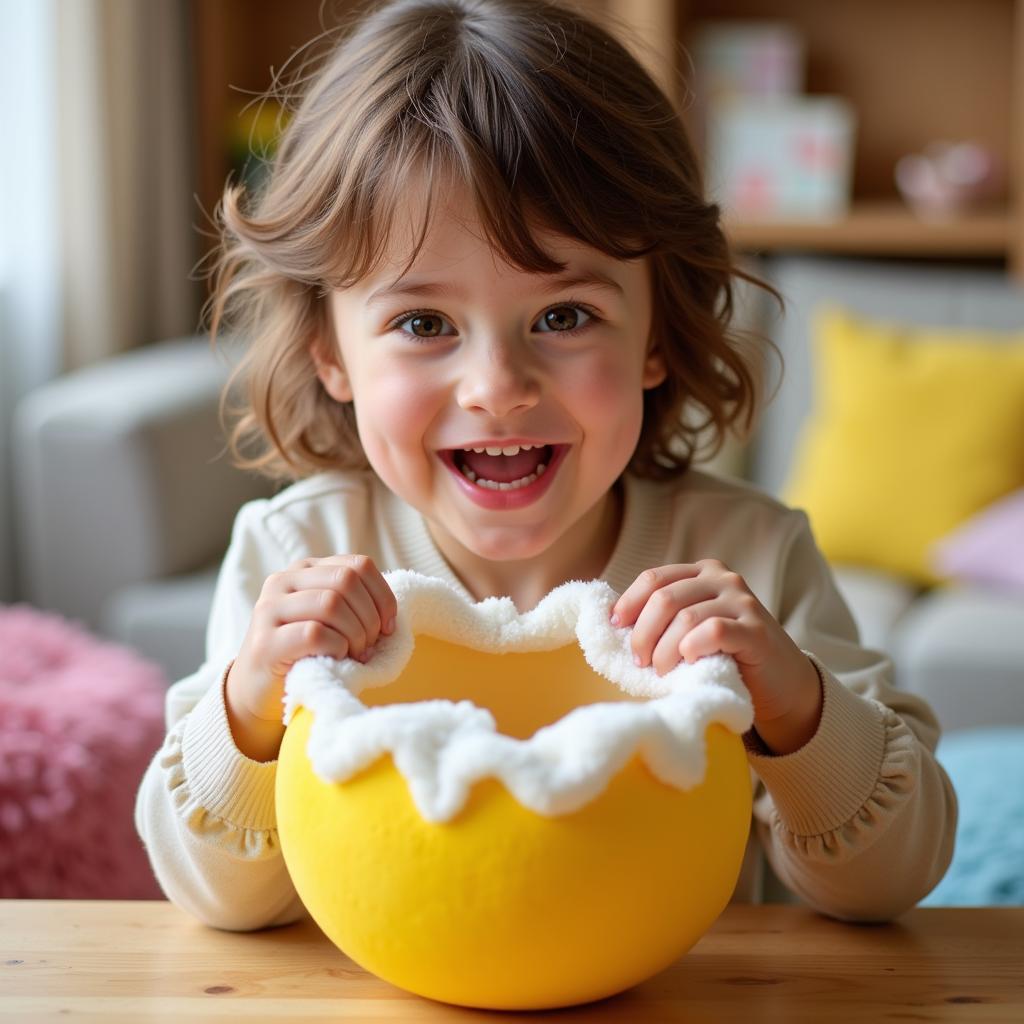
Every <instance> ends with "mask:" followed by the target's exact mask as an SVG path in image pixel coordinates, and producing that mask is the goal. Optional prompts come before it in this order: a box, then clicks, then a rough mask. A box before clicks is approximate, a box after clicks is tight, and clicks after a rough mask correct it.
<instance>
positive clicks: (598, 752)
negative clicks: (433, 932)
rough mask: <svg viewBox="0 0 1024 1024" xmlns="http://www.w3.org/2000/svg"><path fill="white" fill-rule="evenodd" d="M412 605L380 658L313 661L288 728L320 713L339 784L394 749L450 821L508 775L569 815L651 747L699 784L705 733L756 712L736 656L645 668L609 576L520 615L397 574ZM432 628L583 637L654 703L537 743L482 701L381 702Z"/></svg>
mask: <svg viewBox="0 0 1024 1024" xmlns="http://www.w3.org/2000/svg"><path fill="white" fill-rule="evenodd" d="M385 579H386V580H387V582H388V585H389V586H390V587H391V589H392V591H393V592H394V594H395V597H396V598H397V599H398V609H399V611H398V617H397V620H396V625H395V631H394V633H393V634H392V635H391V636H388V637H384V636H382V637H381V639H380V640H379V641H378V643H377V650H376V653H375V654H374V656H373V658H372V659H371V660H370V662H368V663H367V664H365V665H364V664H361V663H359V662H357V661H353V660H352V659H350V658H346V659H344V660H343V661H336V660H335V659H333V658H327V657H312V658H304V659H303V660H301V661H299V662H297V663H296V664H295V665H294V666H293V667H292V670H291V672H290V673H289V674H288V678H287V680H286V681H285V695H284V706H285V711H284V719H283V720H284V722H285V723H288V722H290V721H291V719H292V716H293V714H294V713H295V710H296V708H297V707H298V706H299V705H302V706H304V707H306V708H308V709H309V710H311V711H312V712H313V714H314V716H315V718H314V722H313V728H312V729H311V731H310V737H309V744H308V747H307V754H308V756H309V759H310V762H311V763H312V766H313V770H314V771H315V772H316V774H317V775H318V776H320V778H322V779H324V780H325V781H327V782H344V781H345V780H346V779H348V778H350V777H351V776H353V775H355V774H356V773H357V772H359V771H361V770H362V769H363V768H366V767H368V766H369V765H370V764H372V763H373V762H374V761H375V760H377V758H379V757H380V756H382V755H383V754H384V753H390V754H391V755H392V757H393V759H394V763H395V766H396V767H397V769H398V771H399V772H400V773H401V774H402V776H403V777H404V778H405V780H406V782H407V783H408V785H409V789H410V792H411V794H412V797H413V800H414V801H415V803H416V806H417V808H418V809H419V811H420V813H421V814H422V815H423V817H424V818H425V819H427V820H428V821H433V822H442V821H448V820H450V819H451V818H452V817H453V816H455V815H456V814H458V812H459V811H460V810H461V809H462V807H463V805H464V804H465V801H466V798H467V796H468V795H469V791H470V789H471V787H472V786H473V784H474V783H475V782H476V781H477V780H479V779H482V778H485V777H494V778H497V779H500V780H501V781H502V782H503V783H504V785H505V787H506V788H507V789H508V790H509V792H511V793H512V794H513V795H514V796H515V798H516V799H517V800H518V801H519V802H520V803H521V804H522V805H523V806H524V807H528V808H530V809H531V810H532V811H534V812H536V813H537V814H542V815H545V816H555V815H562V814H569V813H571V812H573V811H576V810H578V809H579V808H580V807H582V806H584V805H585V804H586V803H588V802H589V801H590V800H593V799H594V798H595V797H597V796H598V795H600V793H602V792H603V791H604V789H605V788H606V787H607V785H608V782H609V780H610V779H611V778H612V776H613V775H614V774H615V773H616V772H618V771H619V769H620V768H621V767H622V766H623V765H625V764H626V763H627V762H628V761H629V759H630V758H631V757H632V756H633V754H634V753H639V754H640V755H641V757H642V758H643V760H644V762H645V763H646V765H647V767H648V768H650V770H651V772H652V773H653V774H654V775H655V776H656V777H657V778H658V779H660V780H661V781H662V782H664V783H666V784H667V785H669V786H675V787H678V788H679V789H690V788H692V787H694V786H696V785H698V784H699V783H700V782H701V781H702V780H703V778H704V771H705V760H706V759H705V749H704V732H705V730H706V729H707V727H708V725H710V724H711V723H712V722H717V723H719V724H721V725H723V726H725V727H726V728H727V729H730V730H732V731H733V732H735V733H737V734H741V733H743V732H746V730H748V729H749V728H750V726H751V725H752V724H753V717H754V712H753V706H752V704H751V702H750V696H749V694H748V693H747V689H746V687H745V686H744V685H743V680H742V678H741V676H740V673H739V669H738V668H737V665H736V662H735V661H734V659H733V658H732V657H730V656H729V655H725V654H716V655H713V656H712V657H708V658H701V659H700V660H699V661H697V662H695V663H694V664H692V665H688V664H686V663H685V662H680V664H679V665H677V666H676V668H674V669H673V670H672V671H670V672H668V673H666V674H665V675H664V676H660V677H659V676H658V674H657V673H656V672H655V670H654V669H653V668H651V667H647V668H639V667H637V666H636V665H635V664H634V663H633V655H632V651H631V650H630V646H629V640H630V634H631V630H630V629H629V628H621V627H615V626H612V625H611V623H610V622H609V621H608V620H609V616H610V614H611V607H612V605H613V604H614V603H615V601H616V599H617V598H618V596H619V595H618V594H617V593H616V592H615V591H614V590H613V589H612V588H611V587H610V586H609V585H608V584H607V583H605V582H604V581H603V580H593V581H589V582H584V581H577V580H571V581H569V582H568V583H563V584H562V585H561V586H559V587H556V588H555V589H554V590H552V591H551V592H550V593H549V594H547V595H546V596H545V597H544V599H543V600H542V601H541V602H540V604H538V605H537V606H536V607H535V608H533V609H531V610H530V611H528V612H527V613H526V614H524V615H520V614H519V612H518V610H517V609H516V607H515V604H514V603H513V601H512V599H511V598H509V597H489V598H487V599H486V600H484V601H480V602H478V603H475V604H474V603H472V602H470V601H467V600H466V599H465V598H464V597H463V596H462V595H461V594H460V593H459V592H458V591H457V590H456V589H455V588H454V587H453V586H451V585H450V584H449V583H448V582H447V581H445V580H442V579H438V578H435V577H432V576H424V575H422V574H420V573H416V572H410V571H407V570H404V569H403V570H396V571H394V572H389V573H386V574H385ZM417 633H422V634H426V635H430V636H434V637H437V638H438V639H441V640H447V641H449V642H454V643H458V644H461V645H463V646H465V647H471V648H475V649H477V650H481V651H492V652H506V651H546V650H553V649H556V648H559V647H564V646H565V645H566V644H568V643H572V642H574V641H578V643H579V645H580V648H581V649H582V651H583V655H584V657H585V658H586V660H587V663H588V664H589V665H590V667H591V668H593V669H594V671H595V672H597V673H598V674H599V675H601V676H603V677H604V678H605V679H608V680H609V681H610V682H612V683H614V684H615V685H616V686H618V687H619V688H620V689H621V690H623V691H624V692H625V693H628V694H631V695H633V696H639V697H648V698H650V700H648V701H646V702H644V703H637V702H630V701H610V702H605V703H597V704H587V705H583V706H580V707H577V708H574V709H573V710H572V711H570V712H569V713H568V714H566V715H565V716H564V717H563V718H560V719H559V720H558V721H556V722H553V723H552V724H551V725H548V726H545V727H543V728H541V729H539V730H537V732H535V733H534V735H532V736H530V737H529V738H528V739H525V740H521V739H515V738H513V737H510V736H505V735H503V734H502V733H499V732H498V731H497V728H496V724H495V720H494V716H493V715H492V714H491V712H490V711H488V710H486V709H485V708H480V707H477V706H476V705H475V704H473V703H472V702H471V701H468V700H462V701H459V702H457V703H455V702H453V701H450V700H428V701H420V702H417V703H403V704H392V705H383V706H376V707H367V706H366V705H365V704H363V703H362V702H361V701H360V700H359V694H360V693H361V692H362V690H363V689H364V688H366V687H376V686H386V685H387V684H388V683H390V682H392V681H393V680H395V679H397V678H398V677H399V676H400V675H401V674H402V672H403V670H404V669H405V666H406V665H407V664H408V662H409V659H410V658H411V657H412V653H413V647H414V645H415V639H414V637H415V635H416V634H417Z"/></svg>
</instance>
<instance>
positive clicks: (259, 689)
mask: <svg viewBox="0 0 1024 1024" xmlns="http://www.w3.org/2000/svg"><path fill="white" fill-rule="evenodd" d="M397 614H398V602H397V600H396V599H395V595H394V593H393V592H392V590H391V588H390V587H389V586H388V585H387V583H386V582H385V580H384V577H383V576H382V575H381V573H380V571H379V570H378V569H377V566H376V565H374V563H373V559H372V558H370V557H368V556H367V555H334V556H332V557H330V558H304V559H302V560H301V561H298V562H294V563H293V564H292V565H290V566H288V568H287V569H284V570H283V571H281V572H275V573H271V575H270V576H268V577H267V578H266V580H265V581H264V583H263V588H262V590H261V591H260V596H259V599H258V600H257V602H256V605H255V607H254V608H253V612H252V618H251V619H250V621H249V629H248V632H247V633H246V634H245V639H244V640H243V641H242V646H241V649H240V650H239V652H238V656H237V657H236V658H235V662H234V664H233V665H232V666H231V671H230V672H229V673H228V678H227V682H226V684H225V686H226V690H227V697H228V702H229V706H230V707H231V708H232V709H233V710H235V711H236V712H237V711H239V710H241V711H244V712H247V713H248V714H249V715H250V716H252V718H254V719H258V720H260V721H264V722H274V723H276V724H277V725H280V724H281V714H282V709H281V699H282V697H283V695H284V680H285V676H287V675H288V671H289V669H291V667H292V665H294V664H295V662H297V661H299V660H300V659H301V658H306V657H309V656H311V655H314V654H323V655H327V656H328V657H331V658H337V659H338V660H341V659H342V658H346V657H349V658H354V659H355V660H357V661H365V660H366V659H367V658H368V657H369V656H370V655H371V654H372V653H373V650H372V649H373V646H374V644H376V642H377V640H378V639H379V637H380V636H381V634H384V635H387V634H389V633H391V632H392V631H393V630H394V620H395V616H396V615H397Z"/></svg>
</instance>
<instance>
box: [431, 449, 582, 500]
mask: <svg viewBox="0 0 1024 1024" xmlns="http://www.w3.org/2000/svg"><path fill="white" fill-rule="evenodd" d="M568 447H569V446H568V445H558V444H549V445H544V446H541V447H537V446H533V447H531V448H525V449H524V448H520V449H519V451H518V452H516V453H515V454H513V455H505V454H497V455H493V454H490V453H489V452H487V451H476V450H473V451H466V450H464V449H461V448H450V449H447V450H446V451H444V452H442V453H441V455H442V458H444V460H445V461H446V462H448V463H449V464H450V465H452V466H453V467H454V468H455V469H456V470H458V472H459V473H461V474H462V476H464V477H465V478H466V479H467V480H469V481H470V482H471V483H474V484H476V486H477V487H482V488H484V489H485V490H489V491H517V490H522V489H523V488H524V487H529V486H530V485H531V484H532V483H535V482H536V481H537V480H539V479H540V478H541V477H542V476H543V475H544V474H545V473H546V472H547V471H548V468H549V467H550V465H551V463H552V462H553V461H554V459H555V458H556V457H557V456H558V455H559V454H560V453H561V451H562V450H564V449H567V448H568Z"/></svg>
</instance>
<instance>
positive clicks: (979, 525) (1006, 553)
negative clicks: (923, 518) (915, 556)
mask: <svg viewBox="0 0 1024 1024" xmlns="http://www.w3.org/2000/svg"><path fill="white" fill-rule="evenodd" d="M931 557H932V565H933V566H934V567H935V571H936V572H937V573H939V574H940V575H941V576H943V577H945V578H948V579H951V580H957V581H958V582H960V583H981V584H986V585H989V586H995V587H1005V588H1006V589H1007V590H1016V591H1017V592H1018V593H1020V594H1021V596H1024V487H1021V488H1018V489H1017V490H1016V491H1014V492H1013V493H1012V494H1009V495H1007V496H1006V497H1004V498H1000V499H999V500H998V501H995V502H993V503H992V504H991V505H987V506H986V507H985V508H983V509H982V510H981V511H980V512H979V513H978V514H977V515H976V516H972V517H971V518H970V519H969V520H968V521H967V522H966V523H964V524H963V525H962V526H959V527H958V528H957V529H956V530H954V531H953V533H951V534H950V535H948V536H946V537H943V538H942V539H941V540H939V541H938V542H936V544H935V546H934V547H933V549H932V552H931Z"/></svg>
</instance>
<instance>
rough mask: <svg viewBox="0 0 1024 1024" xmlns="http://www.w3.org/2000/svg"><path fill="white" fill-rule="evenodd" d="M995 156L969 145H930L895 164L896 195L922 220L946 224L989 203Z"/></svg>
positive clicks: (993, 186)
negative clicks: (984, 203)
mask: <svg viewBox="0 0 1024 1024" xmlns="http://www.w3.org/2000/svg"><path fill="white" fill-rule="evenodd" d="M998 179H999V175H998V170H997V162H996V158H995V155H994V154H993V153H992V152H990V151H989V150H987V149H986V148H985V147H984V146H979V145H977V144H976V143H973V142H932V143H929V145H927V146H926V147H925V148H924V151H923V152H922V153H909V154H908V155H907V156H904V157H901V158H900V160H899V161H898V162H897V164H896V185H897V187H898V188H899V190H900V194H901V195H902V196H903V198H904V200H906V202H907V205H908V206H910V207H911V209H913V210H914V211H915V213H917V214H918V216H920V217H922V218H924V219H930V220H946V219H949V218H952V217H956V216H958V215H959V214H962V213H964V212H966V211H968V210H969V209H970V208H971V207H973V206H976V205H978V203H979V202H981V201H983V200H985V199H991V198H992V197H993V196H994V195H995V192H996V190H997V186H998V184H999V180H998Z"/></svg>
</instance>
